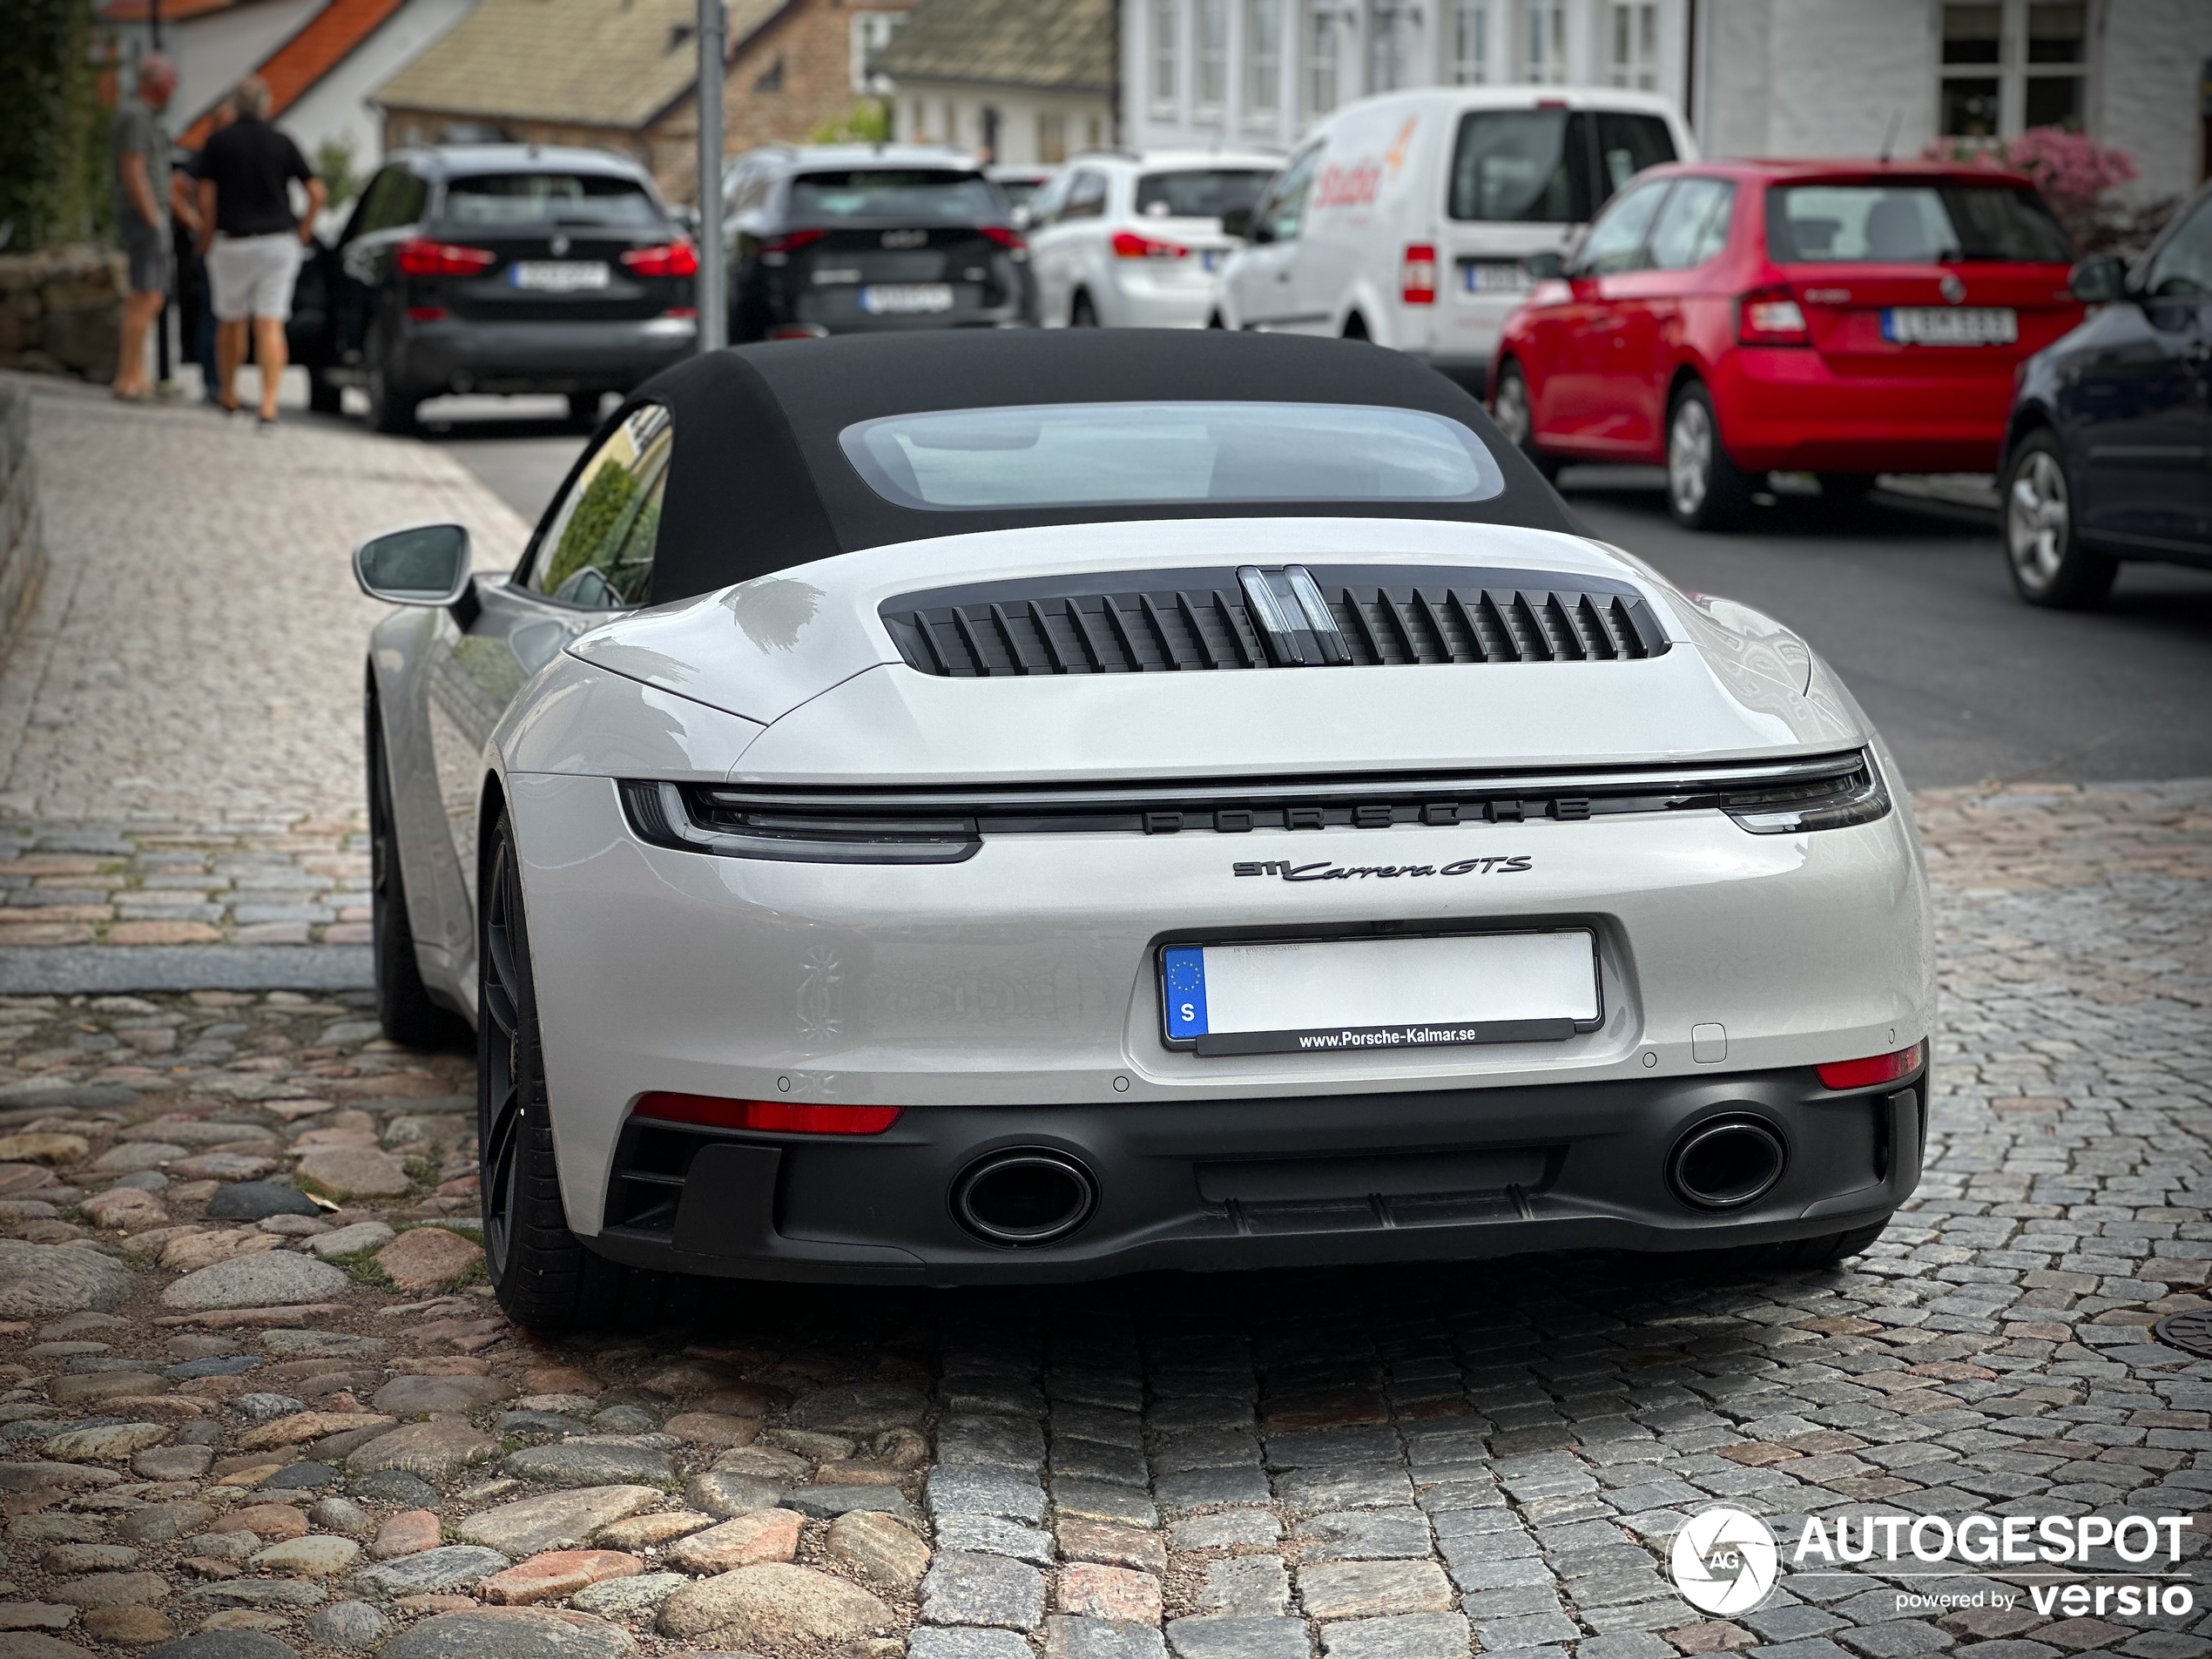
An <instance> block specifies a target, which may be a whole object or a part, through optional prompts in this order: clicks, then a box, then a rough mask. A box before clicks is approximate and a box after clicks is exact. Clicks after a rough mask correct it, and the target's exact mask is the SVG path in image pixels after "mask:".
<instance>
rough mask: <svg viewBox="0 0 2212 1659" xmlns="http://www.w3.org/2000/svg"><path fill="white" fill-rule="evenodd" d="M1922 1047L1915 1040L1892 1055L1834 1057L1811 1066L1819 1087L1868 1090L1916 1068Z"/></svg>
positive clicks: (1917, 1068) (1894, 1079) (1894, 1080)
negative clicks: (1830, 1062)
mask: <svg viewBox="0 0 2212 1659" xmlns="http://www.w3.org/2000/svg"><path fill="white" fill-rule="evenodd" d="M1925 1046H1926V1045H1925V1044H1923V1043H1918V1042H1916V1043H1914V1044H1913V1045H1912V1047H1911V1048H1909V1049H1898V1051H1897V1052H1896V1053H1895V1054H1878V1055H1871V1056H1869V1057H1868V1058H1866V1059H1865V1060H1838V1061H1837V1062H1835V1063H1833V1064H1832V1065H1826V1066H1815V1067H1814V1068H1813V1069H1814V1070H1815V1071H1817V1072H1818V1073H1819V1074H1820V1086H1821V1087H1822V1088H1823V1089H1872V1088H1875V1087H1877V1086H1878V1085H1879V1084H1882V1083H1893V1082H1896V1081H1897V1080H1898V1078H1900V1077H1904V1076H1910V1075H1911V1074H1912V1073H1913V1072H1915V1071H1918V1070H1919V1069H1920V1055H1921V1051H1922V1049H1924V1048H1925Z"/></svg>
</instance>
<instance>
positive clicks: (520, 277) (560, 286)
mask: <svg viewBox="0 0 2212 1659" xmlns="http://www.w3.org/2000/svg"><path fill="white" fill-rule="evenodd" d="M610 276H611V273H610V272H609V271H608V269H607V266H606V264H605V262H604V261H603V260H516V262H515V263H514V264H513V265H511V266H509V267H508V273H507V280H509V282H511V283H513V284H514V285H515V286H516V287H518V288H537V289H541V290H543V292H545V293H587V292H589V291H590V290H591V289H594V288H604V287H606V286H607V283H608V281H609V280H610Z"/></svg>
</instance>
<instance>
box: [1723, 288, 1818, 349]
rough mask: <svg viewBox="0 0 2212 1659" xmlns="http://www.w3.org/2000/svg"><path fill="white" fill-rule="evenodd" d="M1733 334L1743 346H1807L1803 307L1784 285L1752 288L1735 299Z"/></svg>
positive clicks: (1807, 335)
mask: <svg viewBox="0 0 2212 1659" xmlns="http://www.w3.org/2000/svg"><path fill="white" fill-rule="evenodd" d="M1736 338H1737V340H1738V341H1741V342H1742V343H1743V344H1744V345H1746V346H1810V345H1811V343H1812V336H1811V334H1809V333H1808V332H1807V331H1806V329H1805V314H1804V307H1801V306H1799V305H1798V304H1797V300H1795V299H1794V298H1792V297H1791V293H1790V290H1789V289H1787V288H1754V289H1753V290H1752V291H1751V292H1750V293H1747V294H1745V295H1744V296H1743V298H1742V299H1740V300H1737V302H1736Z"/></svg>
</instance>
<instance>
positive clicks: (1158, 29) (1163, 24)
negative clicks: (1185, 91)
mask: <svg viewBox="0 0 2212 1659" xmlns="http://www.w3.org/2000/svg"><path fill="white" fill-rule="evenodd" d="M1151 30H1152V38H1151V41H1150V45H1151V49H1152V68H1151V86H1150V89H1149V90H1150V92H1151V95H1152V107H1153V108H1154V109H1155V110H1159V111H1166V112H1170V113H1172V112H1173V111H1174V109H1175V101H1176V98H1177V95H1178V94H1179V93H1180V91H1182V89H1181V87H1180V86H1179V85H1177V82H1178V81H1180V80H1181V78H1182V77H1181V75H1180V74H1179V73H1178V70H1179V68H1180V64H1181V56H1182V55H1181V53H1180V52H1178V51H1177V44H1178V43H1177V36H1179V35H1180V34H1181V33H1182V32H1183V8H1182V7H1181V5H1180V4H1178V3H1177V0H1152V11H1151Z"/></svg>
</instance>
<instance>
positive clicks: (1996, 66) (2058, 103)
mask: <svg viewBox="0 0 2212 1659" xmlns="http://www.w3.org/2000/svg"><path fill="white" fill-rule="evenodd" d="M2088 10H2089V9H2088V7H2087V5H2086V4H2082V3H2080V0H2071V3H2047V0H1977V3H1973V4H1966V5H1960V4H1952V5H1946V6H1945V7H1944V9H1943V52H1942V57H1943V68H1942V74H1941V79H1940V81H1939V89H1938V92H1937V107H1936V125H1937V128H1938V130H1939V132H1942V134H1943V135H1944V137H1946V138H2011V137H2013V135H2014V134H2016V133H2019V132H2023V131H2025V130H2026V129H2027V128H2029V127H2064V128H2066V129H2067V131H2069V132H2080V130H2081V125H2082V122H2083V119H2084V118H2085V117H2086V115H2087V110H2088V83H2089V26H2088Z"/></svg>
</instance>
